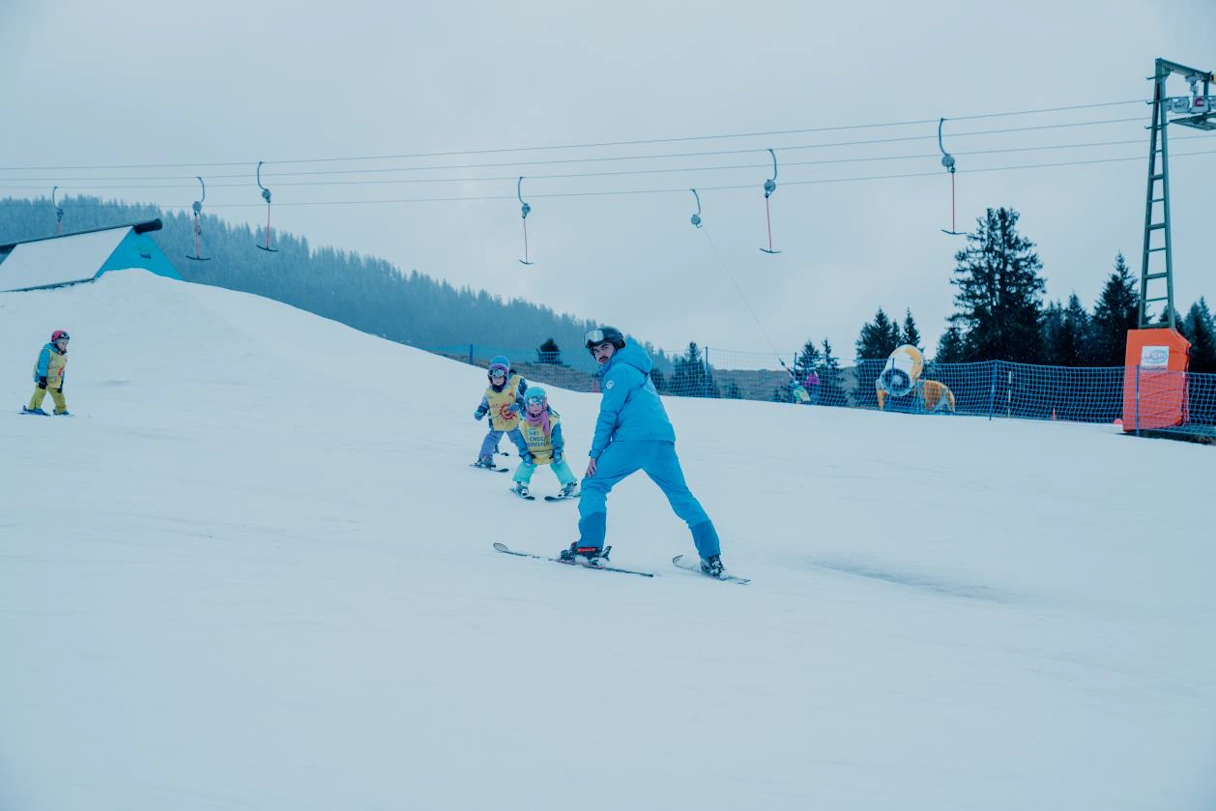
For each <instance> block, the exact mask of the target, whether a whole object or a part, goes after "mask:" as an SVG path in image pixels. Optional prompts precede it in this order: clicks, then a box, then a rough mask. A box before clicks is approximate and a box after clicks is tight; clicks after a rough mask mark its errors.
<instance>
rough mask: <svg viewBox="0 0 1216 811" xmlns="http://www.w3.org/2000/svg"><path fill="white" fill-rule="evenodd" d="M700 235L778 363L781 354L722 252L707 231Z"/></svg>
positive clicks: (706, 229)
mask: <svg viewBox="0 0 1216 811" xmlns="http://www.w3.org/2000/svg"><path fill="white" fill-rule="evenodd" d="M701 233H702V234H704V235H705V241H706V243H708V244H709V247H710V248H711V249H712V250H713V253H714V256H715V257H716V258H717V260H718V266H719V267H720V268H721V269H722V273H723V274H725V275H726V278H727V279H729V280H730V283H731V285H732V286H733V287H734V288H735V292H736V293H738V294H739V300H740V301H741V302H743V306H744V307H745V308H747V311H748V313H750V314H751V317H752V320H753V321H755V322H756V328H757V329H758V330H760V334H761V335H762V336H763V337H764V342H765V343H767V344H768V348H769V349H771V350H772V351H773V356H774V357H776V358H777V360H778V361H780V360H781V353H780V352H778V351H777V347H776V346H774V345H773V341H772V339H771V338H770V337H769V334H768V330H766V329H765V328H764V322H762V321H761V320H760V316H758V315H756V311H755V309H754V308H753V307H752V305H751V302H750V301H748V299H747V295H746V294H744V292H743V288H742V287H740V286H739V282H738V281H737V280H736V279H735V275H734V274H733V273H731V272H730V266H729V265H728V264H727V263H726V259H725V258H724V257H723V256H722V251H720V250H718V245H717V243H715V242H714V240H713V237H712V236H710V233H709V229H708V228H702V229H701ZM782 365H783V366H784V365H785V364H784V363H782Z"/></svg>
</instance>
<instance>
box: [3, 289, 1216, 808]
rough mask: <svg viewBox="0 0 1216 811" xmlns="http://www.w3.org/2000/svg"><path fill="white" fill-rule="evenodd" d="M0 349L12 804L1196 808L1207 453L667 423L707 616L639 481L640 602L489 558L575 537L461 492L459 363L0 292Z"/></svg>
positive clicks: (463, 436)
mask: <svg viewBox="0 0 1216 811" xmlns="http://www.w3.org/2000/svg"><path fill="white" fill-rule="evenodd" d="M622 326H627V325H622ZM57 328H63V329H67V330H68V331H69V332H71V333H72V336H73V341H72V345H71V349H70V354H69V358H70V362H69V366H68V371H67V378H66V384H65V394H66V395H67V398H68V405H69V408H70V409H71V410H72V412H73V413H74V414H75V416H74V417H72V418H70V419H44V418H40V417H23V416H20V415H19V414H18V413H17V412H18V411H19V407H20V405H21V403H22V402H23V401H24V400H26V399H28V397H29V395H30V391H31V387H32V383H31V381H30V368H31V367H32V365H33V361H34V359H35V356H36V354H37V352H38V350H39V348H40V347H41V345H42V344H43V343H44V342H45V341H46V340H47V338H48V336H49V335H50V332H51V330H53V329H57ZM0 361H2V363H0V368H2V369H3V370H4V372H5V374H4V379H5V380H6V381H7V383H6V391H7V392H8V398H9V399H8V404H9V405H8V407H7V408H6V410H7V412H8V413H7V414H5V413H0V447H3V448H4V462H5V464H4V466H3V473H2V474H0V494H3V499H2V501H0V651H2V653H0V655H2V656H3V660H2V661H0V809H4V811H75V810H76V809H79V810H80V811H85V809H88V811H95V810H96V809H124V810H125V811H144V810H145V809H147V811H152V810H153V809H156V811H162V809H167V808H172V809H178V810H180V809H187V810H189V811H194V810H195V809H198V810H200V811H201V810H202V809H228V808H249V809H259V810H267V809H284V810H287V809H290V810H291V811H302V810H303V809H318V811H320V810H321V809H325V810H326V811H335V810H337V809H404V808H410V809H487V808H494V809H563V811H564V810H565V809H571V808H578V809H620V808H654V809H719V808H721V809H727V808H732V809H734V808H764V809H786V808H789V809H803V808H811V807H816V808H828V809H890V808H899V809H926V811H927V810H928V809H935V810H936V809H947V808H971V809H1009V810H1010V811H1013V810H1014V809H1041V808H1102V809H1106V810H1107V811H1109V810H1110V809H1158V808H1172V809H1196V811H1198V809H1208V808H1212V807H1214V806H1216V778H1214V776H1213V769H1212V763H1213V762H1216V757H1214V756H1216V645H1213V644H1212V640H1213V639H1216V589H1213V588H1212V579H1213V574H1214V573H1216V544H1213V542H1212V541H1213V537H1214V535H1216V533H1214V532H1213V522H1212V519H1211V517H1210V511H1209V510H1206V509H1204V508H1205V507H1206V499H1207V498H1208V497H1209V494H1210V490H1211V483H1212V477H1211V473H1212V470H1213V469H1214V468H1213V462H1212V459H1213V457H1212V456H1211V449H1209V448H1203V447H1198V446H1191V445H1179V444H1173V443H1164V442H1149V441H1136V440H1133V439H1130V438H1127V437H1123V436H1120V435H1118V434H1117V433H1115V432H1114V431H1113V430H1111V429H1109V428H1107V427H1105V426H1082V425H1068V424H1053V423H1037V422H1020V421H1005V422H999V421H998V422H993V423H990V422H987V421H984V420H978V419H966V418H957V419H945V418H943V419H926V418H918V417H915V416H909V415H900V414H881V413H873V412H864V411H854V410H847V409H817V408H799V407H795V406H787V405H781V404H774V403H757V402H741V401H709V400H691V399H678V398H668V399H666V400H665V403H666V405H667V408H668V410H669V412H670V414H671V417H672V420H673V422H674V423H675V427H676V432H677V435H678V437H679V439H678V444H677V449H678V451H679V453H680V457H681V459H682V461H683V463H684V465H685V469H686V472H687V474H688V479H689V484H690V485H691V486H692V488H693V490H694V492H696V493H697V495H698V496H699V497H700V498H701V500H702V502H703V503H704V504H705V507H706V509H707V510H708V511H709V513H710V515H711V516H712V517H713V518H714V520H715V522H716V524H717V526H718V529H719V532H720V533H721V536H722V539H723V557H724V559H725V560H726V562H727V564H728V566H730V567H731V568H732V569H734V570H735V571H737V572H738V573H740V574H745V575H747V576H750V577H752V578H753V582H752V583H751V584H750V585H749V586H746V587H735V586H727V585H724V584H719V583H714V582H712V581H709V580H706V579H704V578H701V577H699V576H696V575H691V574H688V573H685V572H681V571H679V570H676V569H675V568H674V567H672V566H671V565H670V564H669V563H668V561H669V560H670V558H671V556H672V555H674V554H678V553H681V552H684V553H691V551H692V549H691V544H690V542H689V540H688V536H687V531H686V529H685V528H684V527H683V526H682V525H681V524H680V522H679V521H678V520H677V519H676V518H675V517H674V516H673V515H672V514H671V513H670V510H669V509H668V507H667V505H666V503H665V501H664V500H663V498H662V496H661V495H660V494H659V492H658V490H657V488H655V487H653V486H652V485H651V484H650V483H649V482H648V481H646V480H645V479H644V477H640V476H639V477H633V478H631V479H629V480H627V481H626V482H625V483H624V484H623V485H622V486H621V487H619V488H618V489H617V490H615V491H614V492H613V494H612V496H611V498H610V500H609V523H608V527H609V542H610V543H612V544H614V546H615V551H614V553H613V559H614V560H615V561H617V562H618V563H620V564H621V565H626V566H629V567H632V568H640V569H645V570H647V571H653V572H655V573H656V574H657V576H656V577H655V578H654V579H653V580H647V579H644V578H632V577H624V576H618V575H613V574H610V573H604V572H589V571H585V570H581V569H569V568H566V567H561V566H557V565H554V564H550V563H547V562H543V561H532V560H524V559H516V558H512V557H509V556H506V555H500V554H496V553H494V552H493V551H492V550H491V548H490V545H491V543H492V542H493V541H497V540H501V541H504V542H505V543H508V544H510V545H511V546H518V547H520V548H523V549H527V550H530V551H539V552H545V553H553V552H556V551H557V550H558V549H560V548H561V547H562V546H564V545H566V544H568V543H569V542H570V541H571V540H573V539H574V537H575V534H574V533H575V524H576V508H575V505H573V504H545V503H544V502H540V501H538V502H533V503H525V502H522V501H519V500H517V499H514V498H513V497H512V496H510V495H509V494H508V493H507V486H508V484H509V477H508V476H503V475H497V476H496V475H490V474H486V473H483V472H481V471H476V470H472V469H470V468H469V467H468V466H467V464H468V462H470V461H472V458H473V456H474V454H475V452H476V449H477V447H478V444H479V442H480V439H481V436H482V434H483V432H484V430H485V427H484V423H475V422H474V421H473V419H472V411H473V409H474V407H475V406H476V405H477V402H478V401H479V399H480V396H481V392H482V390H483V389H484V386H485V376H484V372H483V371H482V370H479V369H476V368H472V367H469V366H465V365H463V364H460V363H456V362H452V361H448V360H445V359H442V358H439V357H436V356H432V355H428V354H426V353H424V352H421V351H418V350H415V349H412V348H409V347H405V346H401V345H398V344H394V343H391V342H388V341H384V340H381V339H378V338H375V337H373V336H369V335H365V334H362V333H359V332H357V331H355V330H352V329H350V328H348V327H345V326H342V325H340V324H337V323H335V322H331V321H326V320H324V319H321V318H318V317H316V316H313V315H310V314H307V313H305V312H303V311H300V310H295V309H293V308H290V307H288V306H285V305H282V304H278V303H275V302H271V301H268V300H265V299H261V298H258V297H255V296H251V295H246V294H240V293H234V292H231V291H226V290H222V289H219V288H214V287H206V286H200V285H190V284H185V283H181V282H174V281H170V280H166V279H162V278H159V277H154V276H152V275H151V274H147V273H143V272H136V271H131V272H122V273H111V274H107V275H106V276H103V277H102V278H101V279H100V280H99V281H98V282H96V283H94V284H89V285H82V286H79V287H72V288H66V289H61V290H53V291H42V292H33V293H20V294H0ZM546 388H548V390H549V394H550V400H551V402H552V403H553V406H554V408H555V409H557V410H558V411H560V412H561V414H562V417H563V425H564V429H565V431H566V435H567V441H568V447H569V456H570V458H571V460H572V462H573V463H574V465H573V466H574V467H575V470H576V473H578V474H580V475H581V473H582V470H581V467H582V465H581V462H580V460H581V459H582V458H583V457H584V456H585V454H586V450H587V447H588V444H589V441H590V435H591V429H592V426H593V421H594V417H595V414H596V409H597V406H598V396H597V395H592V394H583V393H573V392H566V391H562V390H560V389H556V388H555V387H553V386H547V387H546ZM504 447H505V445H504ZM512 461H513V458H512ZM534 483H535V487H534V489H535V490H537V491H539V492H542V493H544V492H550V491H555V490H556V482H555V480H554V479H553V477H552V475H551V474H550V473H549V472H548V471H545V470H541V471H538V473H537V476H536V478H535V480H534Z"/></svg>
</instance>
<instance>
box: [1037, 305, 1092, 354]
mask: <svg viewBox="0 0 1216 811" xmlns="http://www.w3.org/2000/svg"><path fill="white" fill-rule="evenodd" d="M1042 328H1043V360H1044V361H1045V362H1046V363H1047V364H1049V365H1051V366H1084V365H1085V362H1086V359H1087V357H1088V351H1087V345H1088V343H1089V313H1087V312H1086V311H1085V308H1084V307H1082V306H1081V300H1080V299H1079V298H1077V294H1076V293H1073V294H1072V295H1071V296H1069V297H1068V306H1067V307H1061V306H1060V302H1058V301H1056V302H1053V303H1051V304H1049V305H1048V306H1047V309H1046V310H1044V311H1043V317H1042Z"/></svg>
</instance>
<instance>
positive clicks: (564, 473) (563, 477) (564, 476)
mask: <svg viewBox="0 0 1216 811" xmlns="http://www.w3.org/2000/svg"><path fill="white" fill-rule="evenodd" d="M550 467H552V468H553V475H554V476H556V477H557V480H558V481H559V482H561V483H562V484H569V483H570V482H576V481H578V479H577V478H575V476H574V473H573V472H572V471H571V470H570V465H569V464H567V462H566V460H565V459H563V460H561V461H560V462H553V463H552V464H551V465H550ZM536 468H537V465H535V464H533V463H532V462H522V461H521V462H520V463H519V467H518V468H516V470H515V477H514V478H515V481H517V482H522V483H523V484H529V483H530V482H531V481H532V474H533V473H535V472H536Z"/></svg>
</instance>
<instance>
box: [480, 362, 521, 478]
mask: <svg viewBox="0 0 1216 811" xmlns="http://www.w3.org/2000/svg"><path fill="white" fill-rule="evenodd" d="M486 377H488V378H489V379H490V385H489V386H487V387H486V393H485V395H483V396H482V398H481V404H480V405H478V406H477V410H476V411H474V412H473V419H475V420H478V421H480V420H481V418H482V417H484V416H486V415H487V414H489V415H490V430H489V431H488V432H487V433H486V438H485V439H484V440H482V443H481V453H479V454H478V455H477V461H476V462H474V463H473V466H474V467H484V468H486V469H487V470H497V469H499V468H496V467H495V465H494V452H495V451H496V450H498V443H499V441H500V440H501V439H502V435H503V434H506V435H507V437H508V438H510V440H511V441H512V442H514V443H515V447H517V448H519V449H520V453H523V452H524V440H523V437H521V436H520V435H519V420H520V417H519V414H520V412H521V411H522V410H523V401H522V400H520V399H519V395H520V394H522V393H523V390H524V388H525V387H526V386H527V384H526V383H525V382H524V379H523V378H522V377H520V376H519V375H517V374H516V373H515V372H512V371H511V362H510V361H509V360H507V359H506V358H504V357H502V356H501V355H500V356H498V357H496V358H494V359H493V360H491V361H490V368H489V369H488V370H487V371H486Z"/></svg>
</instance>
